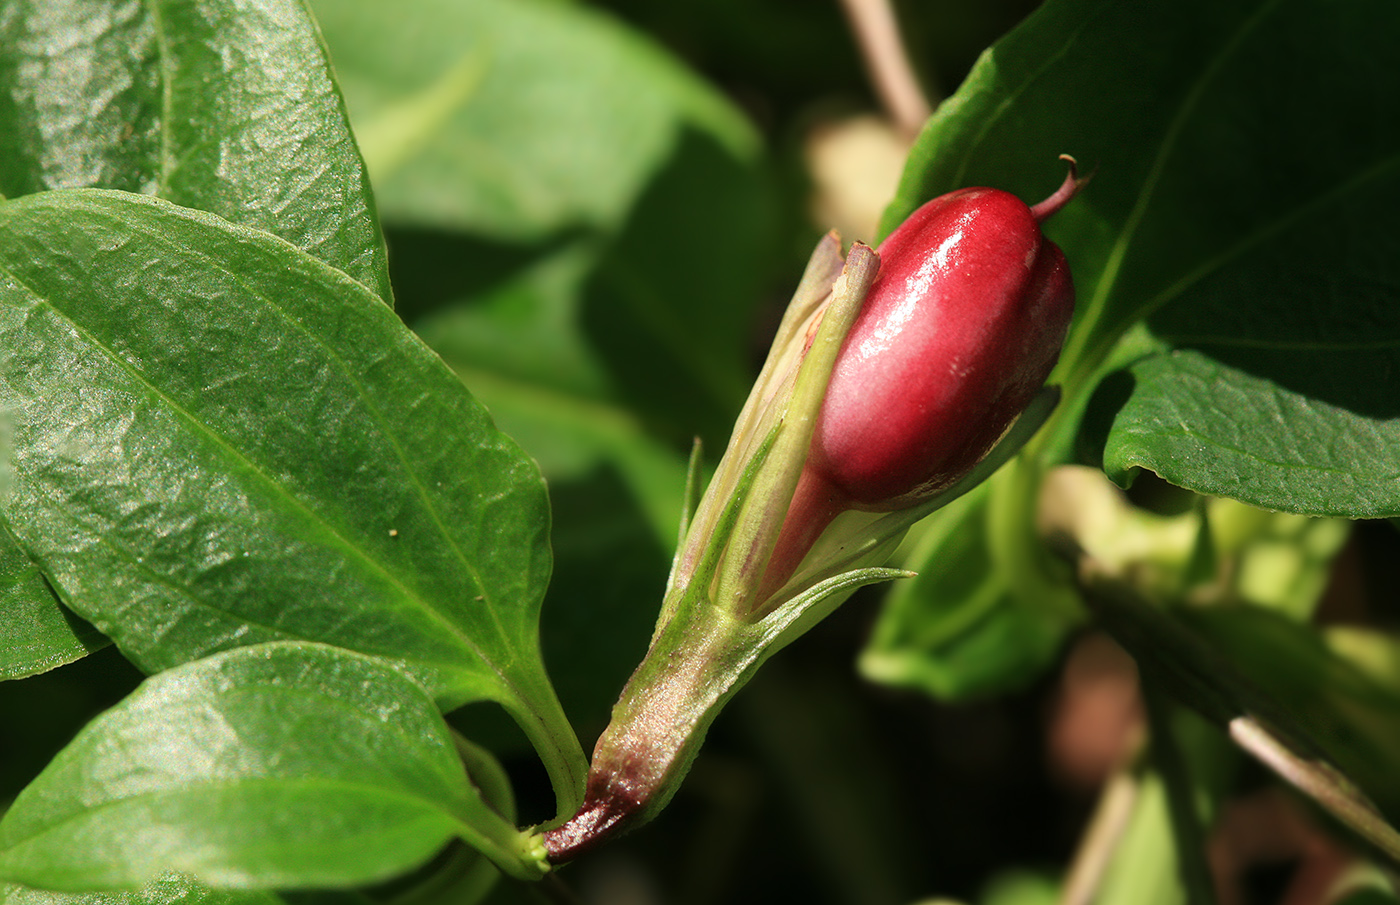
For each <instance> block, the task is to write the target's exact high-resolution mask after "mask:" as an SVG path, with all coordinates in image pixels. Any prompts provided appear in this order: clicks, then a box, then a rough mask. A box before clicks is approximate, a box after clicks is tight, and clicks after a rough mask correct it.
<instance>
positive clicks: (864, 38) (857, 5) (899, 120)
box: [841, 0, 933, 140]
mask: <svg viewBox="0 0 1400 905" xmlns="http://www.w3.org/2000/svg"><path fill="white" fill-rule="evenodd" d="M841 6H842V8H843V9H844V10H845V12H846V18H847V20H848V21H849V22H850V24H851V31H852V32H853V33H854V34H855V38H856V44H857V45H858V46H859V47H860V53H861V57H862V59H864V61H865V68H866V72H867V73H868V74H869V76H870V81H871V83H872V84H873V85H874V88H875V93H876V95H878V96H879V98H880V103H882V104H883V105H884V106H885V110H886V112H888V113H889V116H890V118H891V119H892V120H894V123H895V126H896V127H898V129H899V131H900V132H901V133H903V134H904V136H905V137H906V138H909V139H911V140H912V139H913V138H914V136H916V135H918V134H919V130H920V129H922V128H923V127H924V123H925V122H926V121H927V120H928V118H929V115H930V114H931V113H932V112H933V110H932V107H931V105H930V104H929V102H928V98H927V97H926V96H925V95H924V90H923V88H922V87H921V86H920V85H919V80H918V78H917V77H916V76H915V75H914V67H913V66H911V65H910V63H909V55H908V53H907V52H906V49H905V47H904V41H903V39H902V37H901V36H900V33H899V22H898V21H897V20H896V19H895V15H894V9H893V8H892V7H891V6H890V0H841Z"/></svg>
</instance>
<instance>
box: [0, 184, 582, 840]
mask: <svg viewBox="0 0 1400 905" xmlns="http://www.w3.org/2000/svg"><path fill="white" fill-rule="evenodd" d="M0 337H2V338H3V344H0V377H3V378H4V379H5V380H6V381H8V396H9V398H7V399H5V400H0V401H3V402H4V403H5V404H8V405H10V406H12V407H14V408H15V409H16V410H18V411H20V412H22V413H23V418H22V419H21V424H20V427H19V428H18V433H17V435H16V440H15V453H16V466H15V487H14V490H13V493H12V494H11V498H10V499H9V500H8V501H7V503H6V505H7V510H6V511H7V514H8V515H9V516H10V520H11V522H12V524H13V526H14V531H15V533H16V536H17V537H19V539H20V541H21V543H22V544H23V546H24V548H25V549H26V551H27V552H28V553H29V554H30V555H32V556H33V557H34V558H35V560H36V562H38V564H39V565H40V567H41V568H42V569H43V571H44V573H45V575H47V576H49V578H50V580H51V581H52V582H53V584H54V586H55V588H56V589H57V591H58V593H59V594H60V596H61V597H62V598H63V600H64V602H65V603H67V604H68V605H70V606H71V607H73V609H74V610H75V611H77V612H78V613H80V614H81V615H83V616H84V617H85V618H87V619H89V620H91V621H92V622H93V624H94V625H96V626H97V627H98V628H99V629H100V630H102V631H103V632H104V633H105V634H107V635H108V636H110V637H112V638H113V639H114V640H115V641H116V642H117V643H118V644H119V645H120V646H121V648H122V650H123V652H124V653H126V654H127V656H129V657H131V658H132V659H133V660H134V661H135V662H137V663H138V665H140V666H141V667H142V668H144V669H146V670H148V671H155V670H159V669H164V668H168V667H171V666H174V665H177V664H179V663H183V662H186V661H188V660H192V659H196V658H198V657H201V656H205V655H208V654H209V653H212V652H214V651H218V650H222V649H225V648H229V647H234V646H239V645H245V644H252V643H257V642H259V641H270V640H281V639H305V640H316V641H322V642H325V643H329V644H334V645H337V646H342V647H347V648H351V649H354V650H359V651H363V652H366V653H372V654H376V655H380V656H384V657H387V658H390V659H393V660H397V661H399V662H401V663H403V664H405V666H406V668H407V669H408V670H409V671H410V672H411V673H412V674H413V675H414V676H415V677H416V678H418V679H419V680H421V681H422V682H423V683H424V684H425V685H426V686H427V687H428V688H429V689H430V690H431V692H432V693H433V694H434V695H435V696H436V698H437V700H438V702H439V703H440V704H441V705H442V706H443V707H444V708H451V707H455V706H457V705H459V704H462V703H465V702H467V701H473V700H493V701H498V702H499V703H501V704H502V705H504V706H505V707H506V709H507V710H508V711H510V713H511V715H512V716H513V717H514V718H515V719H516V720H517V721H518V722H519V723H520V724H521V726H522V728H523V729H524V731H525V733H526V734H527V736H529V737H530V739H531V741H532V742H533V743H534V744H535V746H536V748H537V749H538V750H539V751H540V753H541V755H542V757H543V758H544V760H545V763H546V765H547V766H548V767H549V769H550V771H551V776H552V777H553V778H554V780H555V783H556V790H557V792H558V794H559V796H560V808H561V810H567V811H569V812H570V813H571V812H572V810H573V808H574V807H576V805H577V798H578V796H579V795H580V794H581V783H582V770H583V766H584V765H583V757H582V754H581V752H580V751H579V749H578V743H577V741H576V739H575V738H574V736H573V733H572V730H571V729H570V728H569V725H568V723H567V721H566V720H565V719H564V716H563V714H562V712H561V711H560V709H559V705H558V702H557V700H556V698H555V696H554V692H553V690H552V688H551V686H550V683H549V680H548V678H547V677H546V675H545V672H544V667H543V664H542V662H541V659H540V654H539V641H538V636H537V633H538V618H539V606H540V600H541V598H542V597H543V594H544V589H545V585H546V584H547V582H548V579H549V571H550V556H549V548H548V543H547V531H548V525H549V510H548V500H547V498H546V494H545V488H544V484H543V481H542V480H541V479H540V476H539V473H538V471H537V469H536V468H535V466H534V464H533V463H532V462H530V460H529V459H528V457H526V456H525V455H524V454H523V453H522V452H521V451H520V449H519V447H517V446H516V445H515V444H514V443H513V442H512V441H510V440H509V439H508V438H507V437H505V436H504V435H502V434H500V433H499V432H498V431H496V430H495V428H494V427H493V426H492V424H491V421H490V418H489V417H488V416H487V414H486V413H485V411H484V410H483V409H482V408H481V407H480V405H479V404H477V403H476V401H475V400H473V399H472V398H471V397H470V396H469V395H468V394H467V393H466V391H465V390H464V389H463V388H462V385H461V383H460V381H458V380H457V379H456V377H455V376H454V375H453V374H452V373H451V372H450V371H448V370H447V368H446V367H444V366H443V364H442V362H441V360H440V359H439V358H438V357H437V356H435V355H433V354H432V353H431V352H430V351H429V350H428V349H427V348H426V347H424V346H423V344H422V343H421V342H420V341H419V340H418V339H417V338H416V337H414V336H413V335H412V334H411V333H410V332H409V331H408V330H407V329H405V328H404V326H403V325H402V323H401V322H400V321H399V320H398V319H397V317H395V315H394V314H393V312H392V311H390V310H389V309H388V307H387V306H385V305H383V304H382V303H380V302H379V301H378V300H377V297H376V296H374V295H373V294H372V293H370V292H369V291H367V290H366V289H365V288H364V287H363V286H362V285H361V284H359V283H357V282H355V281H354V280H352V279H350V278H349V277H347V276H345V275H344V274H343V273H342V272H341V271H338V270H335V269H333V268H331V267H328V266H326V265H324V264H323V263H321V262H319V261H317V260H316V259H314V258H312V257H310V256H308V255H305V254H303V253H301V252H299V251H297V250H296V249H294V248H293V247H292V246H290V245H287V244H286V243H284V242H281V241H280V240H277V239H275V238H273V237H271V236H268V235H267V234H266V233H261V232H258V231H255V230H250V229H247V228H244V227H239V226H235V225H231V224H229V223H228V222H227V221H224V220H221V219H219V218H217V217H214V216H212V215H208V214H202V213H199V212H195V211H189V210H186V209H183V208H178V207H174V206H172V205H169V204H167V203H165V202H162V201H158V200H155V199H149V198H145V197H144V196H139V195H128V194H125V193H119V192H105V191H98V190H75V191H65V192H44V193H39V194H35V195H30V196H26V197H24V198H20V199H17V200H13V201H9V202H6V203H4V204H3V205H0ZM16 513H20V514H22V516H23V518H22V520H21V519H19V518H16V517H15V514H16Z"/></svg>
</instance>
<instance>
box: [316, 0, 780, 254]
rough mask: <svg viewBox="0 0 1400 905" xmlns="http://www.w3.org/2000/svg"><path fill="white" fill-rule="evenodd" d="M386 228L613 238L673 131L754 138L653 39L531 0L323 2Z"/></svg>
mask: <svg viewBox="0 0 1400 905" xmlns="http://www.w3.org/2000/svg"><path fill="white" fill-rule="evenodd" d="M311 6H312V8H313V9H314V10H315V12H316V16H317V19H318V20H319V22H320V26H321V29H322V30H323V31H324V33H325V35H326V40H327V43H328V44H329V45H330V47H331V49H332V52H333V54H334V59H335V65H336V72H337V74H338V76H339V78H340V80H341V83H342V84H343V85H344V88H345V94H346V97H347V99H348V101H349V109H350V114H351V118H352V120H353V121H354V123H355V127H356V134H357V135H358V137H359V139H360V141H361V143H362V145H363V146H364V148H365V157H366V160H367V161H368V163H369V167H370V173H371V175H372V177H373V179H374V184H375V192H376V194H377V195H378V197H379V200H380V204H381V205H382V209H383V211H384V215H385V217H386V218H387V219H391V220H397V221H399V222H413V223H416V224H418V225H427V224H435V225H439V226H449V227H452V228H454V229H461V230H465V231H469V232H474V233H479V234H485V235H491V236H496V237H500V238H514V239H517V240H520V239H538V238H541V237H543V236H545V235H549V234H551V233H554V232H557V231H559V230H560V229H564V228H574V227H581V226H612V227H616V226H618V225H620V224H621V222H622V221H623V220H624V219H625V218H626V217H627V216H628V215H629V212H630V210H631V208H632V205H633V204H634V203H635V201H636V199H637V198H638V197H639V196H640V194H641V192H642V191H643V189H644V188H645V186H646V184H647V182H648V181H649V177H650V175H651V173H652V172H653V171H654V170H655V168H656V165H657V163H658V162H659V161H661V160H664V159H665V158H666V157H668V156H669V155H670V153H671V152H672V150H673V149H674V146H675V143H676V141H677V139H678V137H679V131H680V130H681V129H682V128H686V127H689V128H694V129H700V130H703V131H704V132H706V133H707V134H709V135H711V136H713V137H715V138H717V139H718V140H720V141H721V142H723V144H724V146H725V147H726V148H727V149H728V150H729V151H730V152H731V153H732V154H735V155H740V156H749V155H751V154H752V153H753V151H754V150H755V149H756V139H755V136H754V134H753V131H752V129H751V128H750V127H749V126H748V125H747V124H746V123H745V122H744V121H743V119H742V118H741V117H740V116H739V115H738V114H737V113H736V112H735V111H734V109H733V108H732V107H731V106H730V105H729V104H728V103H727V102H726V101H724V100H723V99H722V98H721V97H720V96H719V95H717V94H716V93H715V92H714V91H713V90H712V89H710V88H709V87H708V86H706V85H705V84H704V83H702V82H701V81H700V80H698V79H696V78H695V77H694V76H693V75H691V74H690V73H689V72H687V71H686V70H685V69H684V68H683V67H681V66H680V65H678V64H677V63H676V62H675V61H674V60H672V59H671V58H670V57H669V56H667V55H666V54H665V53H664V52H662V51H661V50H659V49H658V48H657V47H656V46H654V45H653V44H652V43H651V42H650V41H648V40H646V39H644V38H642V37H641V36H639V35H637V34H635V33H633V32H631V31H630V30H628V29H626V28H624V27H622V26H620V25H619V24H617V23H615V22H613V21H612V20H611V19H609V18H608V17H606V16H605V15H603V14H601V13H599V12H596V11H594V10H590V9H588V8H587V7H583V6H577V5H568V4H562V3H555V2H541V0H467V2H461V0H406V2H400V3H395V4H392V5H388V4H383V3H376V2H374V0H317V2H313V3H312V4H311Z"/></svg>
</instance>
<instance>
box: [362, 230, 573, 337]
mask: <svg viewBox="0 0 1400 905" xmlns="http://www.w3.org/2000/svg"><path fill="white" fill-rule="evenodd" d="M384 232H385V241H386V242H387V243H388V246H389V275H390V278H391V280H392V282H393V286H394V297H395V308H396V310H397V311H398V314H399V317H401V318H403V319H404V320H405V321H407V322H408V323H412V322H413V321H414V320H416V319H418V318H420V317H422V316H424V315H426V314H431V313H433V312H435V311H439V310H441V309H443V308H445V307H448V306H450V305H455V304H470V303H471V302H470V300H471V299H473V298H481V297H485V296H489V295H490V294H491V291H492V290H493V289H495V288H497V287H499V286H501V285H502V284H504V283H506V282H508V281H510V280H511V279H512V278H514V277H516V276H518V275H519V274H521V273H523V272H524V271H526V270H528V269H529V268H530V267H532V266H533V265H535V264H538V263H539V262H541V261H544V260H546V259H548V258H549V257H551V256H552V255H554V254H556V253H558V252H559V251H561V250H562V249H564V248H566V247H568V246H569V245H572V244H573V243H575V242H577V241H578V240H580V239H581V238H585V237H587V235H588V232H589V231H588V230H586V229H584V228H583V227H576V228H571V229H565V230H561V231H559V232H558V233H555V234H554V235H552V236H550V237H549V238H547V239H544V240H542V241H540V242H530V243H509V242H503V241H499V240H493V239H489V238H486V237H483V236H477V235H470V234H467V233H459V232H448V231H445V230H440V229H432V228H427V227H409V226H398V227H393V226H386V227H385V231H384Z"/></svg>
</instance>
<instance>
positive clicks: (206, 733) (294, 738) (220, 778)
mask: <svg viewBox="0 0 1400 905" xmlns="http://www.w3.org/2000/svg"><path fill="white" fill-rule="evenodd" d="M457 835H460V836H461V837H463V838H464V839H466V840H467V841H468V842H469V843H471V844H472V845H473V846H475V847H478V848H480V849H482V850H483V851H485V852H488V853H489V854H490V855H491V857H492V858H493V860H495V861H496V862H497V863H498V864H500V865H502V867H504V868H505V869H507V870H510V871H511V872H512V873H515V874H517V875H519V876H521V877H535V876H538V875H539V873H540V870H541V867H540V864H539V862H538V860H537V854H536V853H534V851H533V849H532V846H531V845H530V844H529V841H528V837H526V836H525V835H523V834H521V833H520V832H519V831H518V830H516V829H515V827H514V826H513V825H511V824H510V823H508V822H507V821H506V820H505V818H503V817H501V816H500V815H498V814H496V813H495V812H494V811H492V810H491V809H490V808H489V807H488V806H487V805H486V803H485V802H484V801H483V800H482V798H481V796H480V794H479V793H478V792H477V790H476V789H475V788H474V787H473V786H472V785H471V783H470V781H469V780H468V777H467V775H466V773H465V771H464V770H463V769H462V762H461V761H460V760H459V759H458V758H457V754H456V748H455V746H454V744H453V741H452V738H451V735H450V733H449V731H448V728H447V725H446V724H445V723H444V722H443V721H442V717H441V715H440V714H439V713H438V711H437V709H436V708H435V707H434V705H433V701H432V698H431V697H430V696H429V695H428V694H427V693H426V691H424V690H423V689H422V688H421V687H420V686H418V685H417V684H415V683H414V682H412V681H411V680H409V679H408V678H407V677H405V676H404V675H402V674H400V673H398V672H397V671H396V670H394V669H393V667H391V666H390V665H389V664H388V663H387V662H385V661H383V660H380V659H378V658H372V657H365V656H362V655H359V654H352V653H350V652H348V651H345V650H341V649H338V648H333V647H327V646H324V645H313V644H306V643H301V642H281V643H272V644H266V645H258V646H254V647H245V648H240V649H238V650H233V651H227V652H224V653H222V654H219V655H216V656H214V657H209V658H206V659H204V660H200V661H197V662H195V663H191V664H187V665H186V666H183V667H181V668H178V669H174V670H169V671H166V672H164V673H162V674H160V675H159V676H156V677H154V678H151V679H148V680H147V681H146V682H145V683H143V685H142V686H141V687H140V688H139V689H137V691H136V692H135V693H134V694H132V696H131V697H129V698H127V699H126V700H125V701H123V702H122V703H121V704H119V705H118V706H117V707H115V708H113V709H112V710H110V711H108V712H107V713H106V714H104V715H103V716H101V717H99V718H98V719H97V720H95V721H94V722H93V723H91V724H90V725H89V726H88V727H87V728H86V729H84V730H83V732H81V733H80V734H79V735H78V737H77V738H76V739H75V740H74V741H73V743H72V744H70V745H69V746H68V747H67V748H66V749H64V751H63V752H62V753H61V754H59V756H58V757H56V758H55V759H54V761H53V763H51V764H50V765H49V767H48V769H46V770H45V771H44V772H43V773H42V774H40V776H39V777H38V779H36V780H35V781H34V782H33V783H32V784H31V785H30V786H29V787H28V788H27V789H26V790H25V791H24V792H23V793H21V794H20V796H19V798H17V799H16V800H15V803H14V805H13V806H12V807H11V808H10V810H9V811H8V812H7V813H6V815H5V818H4V820H3V821H0V876H3V877H5V878H6V879H8V880H10V881H12V882H20V883H25V884H27V885H31V886H37V887H40V888H48V889H57V890H63V891H70V892H83V891H100V890H111V889H131V890H138V889H140V888H141V887H142V886H144V885H146V884H147V883H149V882H151V881H152V880H155V879H157V878H159V877H161V876H163V875H166V874H168V873H172V872H174V873H180V874H187V875H192V876H194V877H197V878H199V880H201V881H202V882H204V883H208V884H210V885H212V886H216V887H229V888H235V889H237V888H251V889H273V888H297V887H300V888H313V889H314V888H318V887H333V886H352V885H361V884H365V883H369V882H374V881H376V880H382V879H385V878H387V877H390V876H393V875H396V874H399V873H402V872H403V871H404V870H405V869H408V868H411V867H414V866H416V865H418V864H421V863H422V862H424V861H426V860H427V859H428V858H429V857H430V856H431V855H432V854H433V853H434V852H436V851H437V850H438V849H440V848H442V846H443V845H445V844H446V843H447V842H448V841H449V840H450V839H451V838H453V837H454V836H457Z"/></svg>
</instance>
